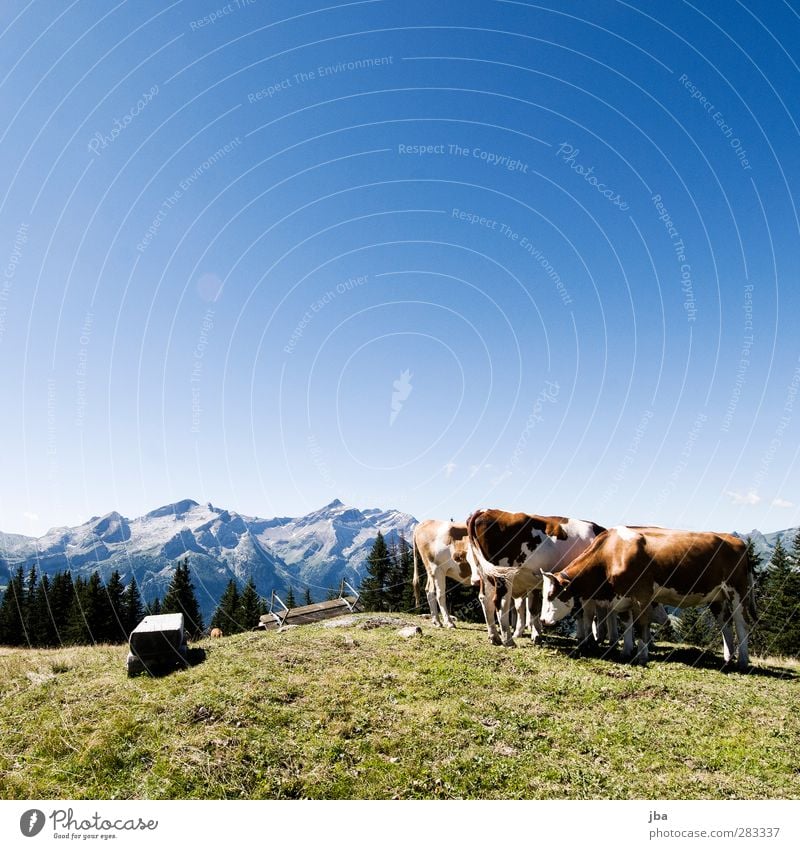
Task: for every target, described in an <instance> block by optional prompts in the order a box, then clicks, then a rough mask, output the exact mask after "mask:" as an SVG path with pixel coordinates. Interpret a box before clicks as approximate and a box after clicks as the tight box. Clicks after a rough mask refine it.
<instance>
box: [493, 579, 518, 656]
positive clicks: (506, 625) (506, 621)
mask: <svg viewBox="0 0 800 849" xmlns="http://www.w3.org/2000/svg"><path fill="white" fill-rule="evenodd" d="M497 587H498V592H499V594H500V598H499V604H498V608H499V614H498V615H499V618H500V634H501V636H502V639H503V645H504V646H508V648H514V646H516V643H515V642H514V637H513V635H512V633H511V625H510V618H511V605H512V604H513V599H512V598H511V593H510V592H509V590H508V587H506V585H505V583H504V582H502V581H498V582H497ZM501 587H502V589H503V591H502V592H500V588H501Z"/></svg>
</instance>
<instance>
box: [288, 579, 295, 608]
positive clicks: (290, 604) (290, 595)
mask: <svg viewBox="0 0 800 849" xmlns="http://www.w3.org/2000/svg"><path fill="white" fill-rule="evenodd" d="M286 606H287V607H288V608H289V610H291V609H292V608H293V607H297V600H296V599H295V597H294V588H293V587H292V585H291V584H289V590H288V592H287V593H286Z"/></svg>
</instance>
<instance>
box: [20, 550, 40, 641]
mask: <svg viewBox="0 0 800 849" xmlns="http://www.w3.org/2000/svg"><path fill="white" fill-rule="evenodd" d="M38 581H39V577H38V574H37V572H36V564H35V563H31V568H30V570H29V571H28V578H27V580H26V581H25V597H24V602H23V609H22V619H23V621H24V623H25V634H26V635H27V640H28V645H30V646H33V645H35V643H34V641H33V639H34V636H33V627H34V617H35V610H34V607H35V605H36V586H37V584H38Z"/></svg>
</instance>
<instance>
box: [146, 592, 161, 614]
mask: <svg viewBox="0 0 800 849" xmlns="http://www.w3.org/2000/svg"><path fill="white" fill-rule="evenodd" d="M148 611H149V613H148V615H150V616H158V615H159V614H161V613H162V605H161V599H160V598H159V597H158V596H156V597H155V598H154V599H153V600H152V601H151V602H150V607H149V608H148Z"/></svg>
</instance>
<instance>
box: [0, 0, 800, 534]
mask: <svg viewBox="0 0 800 849" xmlns="http://www.w3.org/2000/svg"><path fill="white" fill-rule="evenodd" d="M724 8H725V12H724V15H723V14H722V13H721V9H722V7H721V5H720V4H717V3H707V2H701V3H695V4H689V3H686V2H676V3H671V4H662V3H655V2H644V0H636V1H635V2H631V3H625V2H613V0H607V2H599V3H579V4H575V3H564V2H550V3H545V4H533V3H526V2H490V0H486V1H485V2H442V3H437V4H432V3H428V2H426V3H422V2H394V1H393V0H386V2H381V0H376V2H356V3H346V4H337V3H330V4H329V5H323V4H322V3H318V2H317V3H314V2H298V0H291V2H288V1H287V2H270V3H265V2H259V0H253V2H250V3H246V2H244V0H239V2H238V3H237V2H235V0H233V2H231V3H229V4H224V3H221V2H219V0H216V2H197V3H185V2H177V3H173V4H172V5H166V4H163V3H160V2H137V3H131V2H122V3H119V4H117V5H114V4H112V3H109V4H107V5H105V6H104V12H103V13H102V14H98V11H97V6H96V4H89V3H85V2H75V3H72V4H68V3H63V4H62V3H57V4H52V3H49V4H45V3H42V2H32V3H28V4H26V3H13V2H12V3H7V4H5V5H4V11H3V13H2V19H0V33H2V35H0V99H1V101H0V102H2V106H3V114H4V116H5V118H6V120H4V122H3V126H2V130H0V151H1V152H2V156H0V263H1V264H2V269H3V270H2V276H1V277H0V357H1V358H2V371H1V372H0V374H1V375H2V378H1V379H2V384H1V385H2V390H3V397H4V399H5V400H6V414H5V415H4V416H3V417H2V420H0V442H1V444H2V446H3V449H4V450H3V460H4V462H3V475H2V480H1V482H0V487H1V489H0V511H1V512H0V529H2V530H4V531H7V532H20V533H29V534H39V533H42V532H44V531H45V530H46V529H47V528H48V527H51V526H56V525H69V524H76V523H78V522H81V521H84V520H85V519H86V518H88V517H89V516H91V515H96V514H102V513H105V512H107V511H109V510H112V509H117V510H119V511H120V512H122V513H124V514H126V515H129V516H133V515H139V514H141V513H143V512H145V511H147V510H149V509H152V508H153V507H155V506H157V505H160V504H163V503H167V502H169V501H173V500H177V499H179V498H184V497H192V498H195V499H197V500H201V501H212V502H213V503H215V504H220V505H223V506H226V507H229V508H231V509H236V510H239V511H240V512H244V513H249V514H257V515H262V516H269V515H276V514H279V515H296V514H300V513H303V512H307V511H309V510H311V509H314V508H316V507H319V506H320V505H322V504H324V503H326V502H328V501H331V500H332V499H333V498H334V497H339V498H341V499H342V500H344V501H346V502H348V503H352V504H355V505H357V506H361V507H367V506H382V507H397V508H400V509H403V510H407V511H408V512H411V513H413V514H414V515H416V516H418V517H420V518H422V517H428V516H442V517H449V516H453V517H456V518H460V517H464V516H466V515H467V513H468V512H470V511H471V510H472V509H474V508H476V507H481V506H498V507H504V508H507V509H520V510H526V511H529V512H537V513H560V514H566V515H577V516H580V517H583V518H590V519H593V520H595V521H598V522H601V523H604V524H615V523H621V522H629V523H656V524H662V525H666V526H675V527H691V528H714V529H724V530H728V529H738V530H748V529H750V528H752V527H759V528H761V529H762V530H773V529H777V528H784V527H789V526H791V525H796V524H799V523H800V508H799V507H798V503H800V493H798V491H797V485H796V479H797V476H798V472H800V469H798V446H800V440H798V432H799V429H800V400H798V399H797V392H798V388H799V387H800V341H799V340H800V336H799V335H798V332H797V329H796V325H797V315H798V299H799V298H800V295H799V294H798V286H797V274H798V250H797V246H798V244H800V242H798V230H799V229H800V225H799V223H798V222H799V215H800V213H798V209H797V202H796V200H795V197H796V196H797V185H798V178H800V173H798V172H799V171H800V160H799V159H798V156H797V149H798V144H797V142H798V121H800V115H798V111H799V110H798V103H797V100H798V92H800V86H798V84H797V83H798V78H797V75H798V64H797V63H798V59H800V56H798V53H800V51H798V50H797V45H798V44H800V7H798V5H797V4H796V3H779V2H776V3H769V4H766V3H755V2H753V0H749V2H736V3H730V4H725V7H724Z"/></svg>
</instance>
